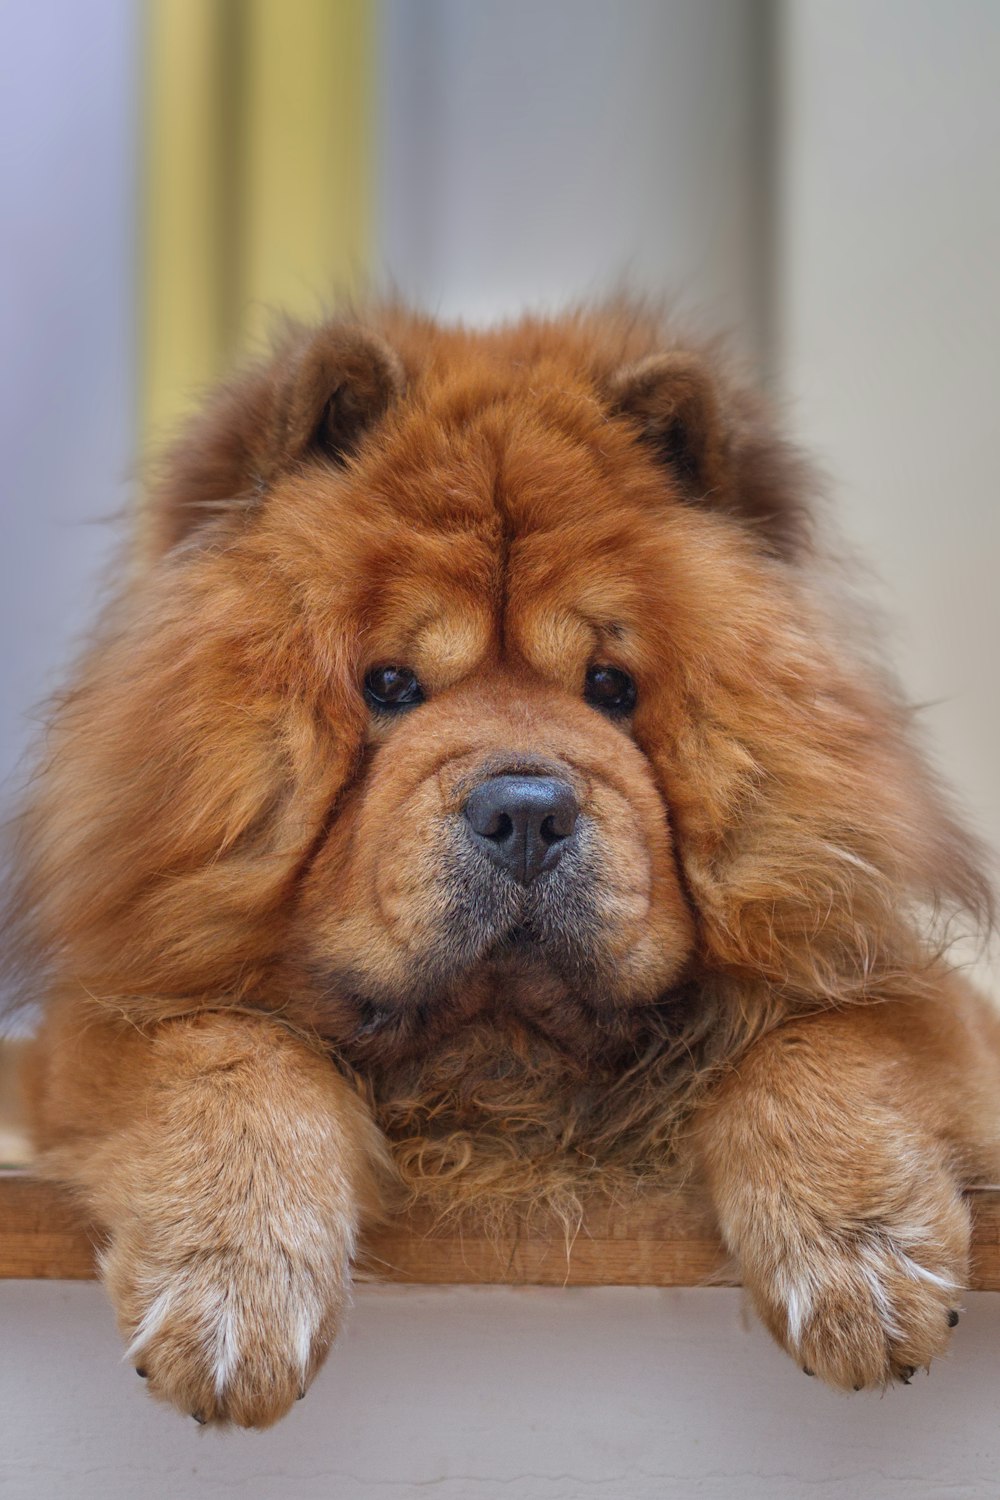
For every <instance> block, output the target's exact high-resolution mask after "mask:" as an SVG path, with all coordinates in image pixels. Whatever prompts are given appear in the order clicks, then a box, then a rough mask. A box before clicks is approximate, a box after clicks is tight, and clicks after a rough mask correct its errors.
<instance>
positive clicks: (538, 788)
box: [463, 774, 580, 885]
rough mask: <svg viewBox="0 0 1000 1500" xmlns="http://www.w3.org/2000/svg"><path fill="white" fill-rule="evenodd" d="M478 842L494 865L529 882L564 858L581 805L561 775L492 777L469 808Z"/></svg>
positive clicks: (472, 797)
mask: <svg viewBox="0 0 1000 1500" xmlns="http://www.w3.org/2000/svg"><path fill="white" fill-rule="evenodd" d="M463 812H464V815H465V821H466V823H467V824H468V826H469V828H470V829H471V831H472V834H473V836H474V838H475V840H476V842H477V843H478V844H479V845H480V847H481V848H482V849H483V852H484V853H486V854H488V855H489V857H490V859H491V860H492V861H493V863H494V864H497V865H499V866H500V867H501V868H502V869H505V870H506V871H507V873H508V874H510V875H512V876H513V877H514V879H515V880H517V881H519V882H520V883H521V884H522V885H527V884H528V883H529V882H530V881H532V880H534V879H535V877H536V876H537V875H540V874H542V873H543V871H546V870H551V869H553V868H554V867H555V866H556V865H557V864H558V863H559V860H560V858H561V856H562V854H563V852H564V850H565V848H566V847H567V846H568V845H569V842H570V840H571V838H572V836H573V834H574V832H575V831H576V823H577V818H578V816H579V812H580V808H579V804H578V802H577V800H576V793H575V792H574V791H573V788H572V787H571V786H570V784H569V782H567V781H563V780H562V779H561V778H560V777H558V776H527V775H513V774H511V775H506V776H491V777H490V779H489V780H488V781H484V782H482V783H481V785H479V786H477V787H476V789H475V791H473V792H472V793H471V794H470V796H469V799H468V801H467V802H466V804H465V807H464V809H463Z"/></svg>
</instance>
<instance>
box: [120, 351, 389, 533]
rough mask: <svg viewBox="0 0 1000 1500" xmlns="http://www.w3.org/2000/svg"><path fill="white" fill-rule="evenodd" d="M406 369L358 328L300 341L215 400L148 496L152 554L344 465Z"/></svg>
mask: <svg viewBox="0 0 1000 1500" xmlns="http://www.w3.org/2000/svg"><path fill="white" fill-rule="evenodd" d="M404 386H405V377H404V373H403V366H402V364H401V362H400V360H399V358H398V357H397V355H396V354H395V353H394V352H393V350H392V349H390V347H389V346H388V344H386V343H385V342H384V340H383V339H381V338H380V337H379V336H378V334H375V333H371V332H369V331H368V330H367V329H365V328H362V327H358V326H355V325H349V324H337V323H334V324H327V325H326V326H324V327H322V328H320V329H318V330H316V331H315V332H309V333H303V332H301V331H296V332H295V333H293V334H292V335H291V336H290V337H289V338H288V339H287V340H286V341H285V342H284V343H283V344H282V345H281V346H280V347H279V348H278V349H277V351H276V352H275V353H274V355H273V356H272V357H271V358H270V360H268V361H265V362H262V363H260V364H258V365H256V366H254V367H252V368H251V369H250V370H248V371H246V372H245V373H244V374H243V375H241V376H238V377H237V378H236V379H235V380H233V381H231V382H228V383H227V384H225V385H223V386H220V387H219V388H218V389H217V390H216V391H214V392H213V393H212V395H211V396H209V398H208V400H207V402H206V403H205V405H204V406H203V407H202V409H201V411H200V412H198V413H197V415H196V416H195V417H194V418H193V419H192V421H191V422H190V423H189V424H188V426H187V428H186V430H184V432H183V433H182V435H181V437H180V439H179V441H178V442H176V443H175V444H174V446H173V447H172V448H171V449H170V450H168V452H167V455H166V457H165V459H164V460H163V462H162V464H161V466H160V469H159V475H158V478H157V481H156V483H155V484H154V485H153V487H152V490H151V492H150V496H149V509H148V513H147V516H146V522H147V524H146V526H145V528H144V540H145V542H146V544H147V545H146V548H145V549H144V550H145V551H146V553H147V556H151V558H156V557H159V556H161V555H162V554H163V553H164V552H166V551H168V550H169V549H170V548H171V547H173V546H175V545H176V544H177V543H178V542H181V541H183V540H185V538H186V537H188V536H189V535H190V534H191V533H192V532H194V531H195V530H196V529H197V528H198V527H199V526H200V525H201V524H203V523H204V522H205V521H207V520H210V519H212V517H213V516H218V515H220V514H223V513H224V512H226V511H227V510H233V509H241V510H245V509H246V508H247V507H248V506H252V505H254V504H257V503H259V502H260V500H261V498H262V496H264V495H265V494H266V492H267V490H268V488H269V487H270V486H271V485H272V484H273V483H274V481H275V480H276V479H277V478H278V477H279V476H280V475H281V474H283V473H285V472H287V471H288V470H289V469H291V468H294V467H295V466H297V465H299V464H302V463H306V462H309V461H311V460H315V461H318V462H321V463H334V464H341V463H344V462H345V460H346V459H347V458H348V457H349V456H350V454H351V453H352V452H353V451H354V450H355V448H356V447H357V445H358V443H359V442H360V441H361V439H362V437H363V436H364V434H365V432H366V431H367V430H368V429H369V428H370V427H371V426H372V425H373V424H374V423H375V422H377V421H378V420H379V418H380V417H381V416H383V414H384V413H385V412H386V410H387V409H388V408H389V406H390V405H391V404H392V403H393V402H394V401H395V400H396V399H397V398H398V397H399V396H400V395H402V393H403V389H404Z"/></svg>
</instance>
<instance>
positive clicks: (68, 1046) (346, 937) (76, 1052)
mask: <svg viewBox="0 0 1000 1500" xmlns="http://www.w3.org/2000/svg"><path fill="white" fill-rule="evenodd" d="M810 492H811V482H810V479H809V476H808V473H807V471H806V470H805V469H804V467H803V466H802V464H801V463H800V461H799V460H798V458H797V456H796V455H795V453H794V452H793V451H792V450H791V449H790V448H789V447H788V446H787V445H786V444H785V443H784V442H783V441H781V439H780V438H779V437H778V436H776V434H775V432H774V431H773V429H772V426H771V423H770V420H769V418H768V415H767V412H766V410H765V409H764V407H763V406H762V404H761V403H760V401H758V400H757V399H756V398H755V397H753V396H751V395H750V394H749V393H748V391H747V390H745V389H744V388H743V387H742V386H740V385H739V384H738V383H737V382H735V381H734V380H733V378H732V377H731V375H730V374H729V372H728V371H727V368H726V367H725V365H724V363H723V362H722V361H721V359H720V358H719V357H718V355H717V354H716V353H715V352H714V351H713V350H712V349H710V348H697V347H692V346H690V345H684V344H678V342H677V340H676V339H675V338H673V337H672V335H671V333H670V330H669V328H667V327H666V326H665V325H664V324H663V323H661V321H660V320H658V319H657V318H655V317H653V316H651V315H648V314H646V313H645V312H643V311H641V310H637V309H635V308H628V307H624V306H612V307H607V308H604V309H600V310H597V311H592V312H581V313H576V314H572V315H569V316H566V317H563V318H560V319H556V320H552V321H546V320H535V319H526V320H524V321H522V322H520V323H518V324H516V325H514V326H511V327H507V328H502V329H499V330H497V331H494V332H490V333H476V332H470V331H466V330H463V329H455V328H441V327H438V326H436V325H434V324H433V323H431V322H429V321H427V320H424V319H421V318H419V317H416V316H413V315H410V314H408V313H406V312H405V311H403V310H400V309H398V308H393V307H390V308H382V309H376V310H373V311H372V312H370V314H368V315H367V316H366V317H365V318H364V319H362V320H358V321H356V320H355V319H354V318H353V317H351V318H344V319H342V320H339V321H334V322H331V323H329V324H328V325H326V326H324V327H321V328H319V329H317V330H312V331H307V330H303V329H289V330H288V331H287V333H286V335H285V336H284V337H283V339H282V340H281V341H280V343H279V346H278V347H277V349H276V352H275V353H274V355H273V357H272V358H270V359H269V360H267V361H265V362H262V363H261V364H260V365H259V366H258V367H256V368H253V369H251V370H250V371H249V372H247V373H245V374H244V375H242V376H241V377H240V378H238V379H237V380H236V381H234V382H233V383H232V384H231V385H228V386H227V387H225V388H224V389H222V390H220V391H219V392H217V393H216V394H215V395H214V396H212V397H211V399H210V400H209V401H208V402H207V404H206V405H205V407H204V409H203V411H202V413H201V414H200V416H199V417H198V418H197V419H196V421H195V422H194V423H193V425H192V426H191V428H190V430H189V431H188V432H187V434H186V435H185V436H184V438H183V440H182V441H181V443H180V444H179V446H178V447H177V448H176V449H175V450H174V451H173V452H172V453H171V454H170V455H169V456H168V458H167V459H166V461H165V463H164V465H163V468H162V472H161V474H160V476H159V478H158V481H157V482H156V484H155V485H154V486H153V489H152V493H151V500H150V505H149V508H148V513H147V515H146V517H145V520H144V524H143V528H142V536H141V538H140V544H139V546H138V548H137V552H136V556H137V561H136V563H135V565H134V566H133V567H132V568H130V569H128V570H125V571H126V572H127V576H126V577H125V578H124V580H123V582H122V584H121V587H120V589H119V590H118V592H117V596H116V598H115V600H114V601H113V603H112V604H111V606H110V607H109V609H108V610H107V612H106V614H105V617H104V619H103V623H102V624H101V626H100V629H99V631H98V634H97V636H96V638H95V639H94V641H93V643H92V644H91V645H90V646H89V647H88V648H87V650H86V652H85V653H84V655H83V658H82V659H81V661H80V662H79V664H78V667H77V670H76V673H75V675H74V677H73V679H72V684H71V687H70V689H69V691H67V692H66V693H65V695H64V696H63V698H62V699H61V701H60V702H59V703H58V704H57V705H56V707H55V709H54V712H53V715H52V719H51V724H50V728H49V732H48V737H47V740H46V746H45V754H44V760H43V764H42V765H41V768H40V771H39V774H38V777H37V780H36V785H35V789H34V792H33V795H32V798H31V801H30V805H29V806H28V807H27V809H26V811H25V813H24V816H23V819H22V821H21V825H20V832H19V864H20V877H19V884H18V887H17V891H16V894H15V898H14V903H13V907H12V913H11V922H10V931H11V943H12V944H13V945H14V946H15V947H16V951H17V953H18V954H19V957H20V962H21V964H22V968H23V973H24V978H25V992H26V993H27V994H29V995H30V997H31V998H33V999H39V998H40V999H42V1000H43V1002H44V1021H43V1024H42V1028H41V1031H40V1034H39V1038H38V1041H37V1044H36V1046H35V1049H34V1052H33V1055H32V1061H31V1066H30V1071H29V1076H28V1080H27V1081H28V1092H29V1096H30V1099H31V1105H32V1113H33V1122H34V1131H35V1138H36V1142H37V1147H38V1152H39V1157H38V1160H39V1165H40V1169H41V1170H43V1171H44V1172H46V1173H47V1174H48V1175H49V1176H50V1177H52V1178H54V1179H56V1180H58V1181H61V1182H63V1183H66V1184H69V1185H71V1186H72V1187H74V1188H75V1189H76V1190H77V1192H78V1193H79V1194H80V1196H81V1197H82V1200H83V1202H84V1204H85V1206H86V1208H87V1209H88V1211H89V1212H90V1213H91V1214H92V1215H93V1216H94V1218H95V1219H96V1220H97V1221H98V1222H99V1223H100V1224H101V1225H103V1227H104V1228H105V1230H106V1231H107V1236H108V1239H107V1248H106V1250H105V1252H104V1262H103V1264H104V1275H105V1279H106V1282H107V1285H108V1288H109V1290H110V1293H111V1296H112V1298H113V1300H114V1302H115V1305H116V1308H117V1311H118V1316H119V1320H120V1323H121V1326H122V1328H123V1331H124V1333H125V1335H126V1337H127V1339H128V1340H129V1351H130V1354H131V1356H132V1357H133V1358H134V1360H135V1361H136V1363H137V1364H138V1365H139V1366H140V1367H141V1368H142V1369H143V1370H144V1371H145V1372H146V1373H147V1375H148V1379H149V1383H150V1387H151V1388H152V1389H153V1390H154V1391H156V1392H157V1393H158V1394H161V1395H163V1396H165V1397H167V1398H169V1399H171V1400H173V1401H174V1402H176V1403H177V1404H178V1405H179V1406H180V1407H181V1408H182V1409H183V1410H184V1411H188V1412H192V1413H196V1414H197V1415H198V1417H199V1419H203V1420H215V1421H226V1420H232V1421H235V1422H237V1423H241V1424H248V1425H265V1424H267V1423H269V1422H271V1421H273V1420H275V1419H276V1418H277V1417H278V1416H280V1415H281V1413H282V1412H283V1411H284V1410H286V1408H287V1407H288V1405H289V1403H290V1402H291V1401H293V1400H294V1399H295V1397H296V1396H297V1395H299V1394H300V1392H301V1391H302V1390H304V1388H305V1386H306V1385H307V1384H308V1381H309V1380H310V1378H311V1376H312V1374H313V1373H314V1371H315V1369H316V1368H317V1366H318V1365H319V1363H320V1362H321V1360H322V1358H323V1355H324V1353H325V1351H326V1349H327V1347H328V1345H329V1343H330V1340H331V1339H332V1337H333V1335H334V1332H335V1329H336V1324H337V1320H338V1317H339V1314H340V1311H341V1308H342V1306H343V1303H344V1299H345V1295H346V1289H347V1286H348V1282H349V1267H350V1260H351V1255H352V1249H353V1246H354V1243H355V1237H356V1234H357V1232H358V1230H359V1229H360V1228H361V1227H363V1223H364V1221H365V1219H366V1217H368V1216H370V1215H372V1214H374V1213H376V1212H377V1211H378V1205H379V1203H380V1202H381V1203H382V1204H383V1205H384V1204H385V1202H386V1201H387V1200H386V1190H387V1185H390V1186H391V1183H392V1181H393V1179H395V1181H396V1184H397V1187H398V1183H399V1182H400V1181H401V1182H402V1183H403V1185H404V1187H405V1188H406V1189H407V1190H408V1191H409V1192H410V1193H411V1194H412V1195H416V1196H421V1197H423V1198H425V1199H426V1198H429V1199H431V1200H432V1201H434V1202H435V1203H436V1204H437V1205H438V1206H439V1207H441V1208H442V1209H448V1208H453V1207H455V1206H460V1207H463V1208H465V1207H469V1208H471V1209H475V1210H476V1211H478V1212H481V1213H488V1214H494V1213H498V1212H501V1211H504V1210H506V1212H508V1213H517V1214H521V1213H526V1212H529V1211H530V1210H531V1209H532V1208H533V1207H535V1206H538V1205H544V1206H546V1207H548V1208H554V1209H556V1210H557V1211H558V1212H559V1213H561V1214H563V1215H564V1216H566V1215H572V1214H573V1213H575V1212H576V1211H577V1208H578V1205H579V1203H580V1202H581V1201H582V1200H583V1199H584V1198H586V1197H587V1196H588V1195H590V1194H593V1193H596V1192H622V1191H624V1190H626V1189H627V1188H628V1187H629V1186H630V1185H634V1184H637V1183H646V1182H651V1181H652V1182H663V1181H666V1180H668V1179H669V1178H670V1177H671V1175H672V1174H673V1175H676V1174H677V1173H678V1172H681V1171H686V1172H688V1173H692V1172H693V1173H696V1174H697V1175H698V1176H699V1177H701V1178H702V1179H704V1181H705V1182H706V1183H707V1185H708V1187H709V1189H710V1190H711V1193H712V1195H713V1198H714V1202H715V1204H716V1206H717V1209H718V1213H719V1219H720V1223H721V1226H722V1230H723V1232H724V1235H725V1238H726V1240H727V1242H728V1244H729V1245H730V1247H731V1248H732V1250H733V1251H734V1253H735V1254H736V1255H737V1256H738V1257H739V1260H740V1264H741V1267H742V1273H743V1276H744V1278H745V1280H746V1283H747V1285H748V1287H749V1289H750V1291H751V1293H752V1295H753V1298H754V1300H755V1302H756V1305H757V1307H758V1308H759V1310H760V1312H761V1314H762V1316H763V1317H764V1319H765V1321H766V1322H767V1324H768V1326H769V1327H770V1328H771V1330H772V1332H773V1333H774V1334H775V1336H776V1337H777V1338H778V1339H779V1340H780V1341H781V1342H782V1343H783V1344H784V1345H785V1346H786V1347H787V1348H788V1349H789V1350H790V1352H791V1353H792V1354H793V1356H794V1357H795V1358H796V1359H797V1360H798V1361H799V1362H800V1363H801V1364H802V1365H803V1366H805V1367H806V1368H807V1369H809V1370H810V1371H815V1373H816V1374H818V1375H821V1376H823V1377H825V1378H826V1379H828V1380H830V1381H832V1382H833V1383H835V1384H838V1385H841V1386H845V1387H847V1388H851V1387H855V1388H857V1387H859V1386H863V1385H870V1384H874V1385H882V1384H884V1383H886V1382H887V1381H889V1380H891V1379H893V1378H899V1379H906V1378H908V1375H909V1372H910V1371H911V1370H912V1369H913V1367H915V1366H920V1365H926V1364H928V1363H929V1361H930V1360H931V1358H932V1357H933V1356H935V1355H936V1354H938V1353H939V1352H940V1351H941V1350H942V1349H943V1348H944V1347H945V1344H946V1342H947V1338H948V1330H949V1325H950V1321H951V1315H952V1313H953V1309H954V1305H955V1301H956V1299H957V1297H958V1295H959V1292H960V1288H961V1287H962V1285H963V1282H964V1280H965V1277H966V1274H967V1256H968V1244H969V1222H968V1213H967V1209H966V1207H965V1206H964V1203H963V1199H962V1196H961V1188H962V1185H963V1184H964V1183H966V1182H968V1181H970V1180H972V1179H975V1178H976V1177H979V1178H982V1177H984V1176H988V1175H992V1174H994V1173H995V1172H996V1170H997V1164H998V1161H1000V1129H998V1108H997V1106H998V1101H1000V1032H998V1026H997V1023H996V1021H995V1020H994V1018H993V1015H992V1013H991V1012H990V1011H989V1010H988V1008H987V1007H986V1006H985V1005H984V1004H983V1003H982V1002H981V1001H980V1000H979V999H978V998H977V997H976V996H975V995H974V994H973V993H972V991H971V990H970V989H968V988H967V987H966V986H965V985H964V983H963V982H961V981H960V980H959V979H958V978H957V977H955V976H954V975H953V974H952V973H951V972H950V971H949V969H948V967H947V962H946V958H945V948H944V945H945V939H946V938H947V936H948V934H949V924H950V923H952V922H953V921H954V919H955V918H956V916H957V917H959V918H961V917H968V918H970V919H971V921H972V922H973V923H981V922H982V920H983V919H984V917H986V915H987V908H988V896H987V892H986V887H985V882H984V880H983V878H982V876H981V874H980V871H979V859H978V855H977V852H976V850H975V847H974V845H973V843H972V842H971V841H970V840H969V839H968V838H967V837H966V836H965V835H964V834H963V833H962V832H961V830H960V829H959V828H958V827H957V826H956V824H955V822H954V820H953V818H952V817H951V816H950V814H949V812H948V810H947V808H946V807H945V805H944V803H943V801H942V798H941V796H940V794H939V792H938V791H937V789H936V788H935V786H934V784H933V781H932V780H931V778H930V777H929V775H928V773H927V770H926V768H925V766H924V765H923V763H922V760H921V758H920V756H919V754H918V752H917V750H916V749H915V748H914V745H913V742H912V737H911V732H910V724H909V717H908V714H907V712H906V710H905V709H904V708H903V706H902V705H901V704H900V702H899V701H898V700H897V698H896V697H895V695H894V693H893V691H892V689H891V687H890V686H888V685H887V683H886V681H885V680H884V678H883V677H882V675H881V673H880V672H879V670H878V669H877V668H876V667H875V666H874V665H873V664H872V663H871V662H870V661H867V660H865V659H864V653H863V652H861V651H860V650H859V649H858V648H857V647H856V646H853V645H851V644H850V642H849V639H848V637H849V636H850V634H851V632H848V631H845V629H844V628H843V626H838V625H837V624H836V623H835V620H834V615H833V614H832V613H831V610H830V608H829V607H828V605H827V604H826V603H825V602H824V599H823V594H822V592H821V590H820V588H819V586H818V584H817V582H816V578H817V559H816V551H817V548H816V547H815V545H814V542H813V533H812V525H811V522H810V516H809V505H808V502H809V501H810V498H811V494H810ZM387 664H391V665H397V666H405V667H407V668H410V669H412V670H413V671H414V672H416V674H417V675H418V677H419V679H420V682H421V684H422V686H423V690H424V694H425V700H426V701H425V702H423V703H422V704H421V705H420V706H419V707H417V708H416V709H414V710H413V711H411V712H408V713H402V714H401V713H397V714H393V715H392V716H389V715H386V714H381V715H380V714H373V713H372V711H371V709H370V708H369V706H368V704H367V703H366V699H365V695H364V692H363V684H364V681H365V677H366V673H367V672H368V671H369V670H370V669H371V668H373V667H375V666H379V665H387ZM595 664H597V665H610V666H613V667H617V668H619V669H621V670H623V671H627V672H628V673H629V674H630V675H631V677H632V678H633V679H634V680H635V682H636V684H637V688H638V700H637V703H636V705H635V709H634V712H633V713H632V714H631V716H630V717H628V718H627V719H623V720H618V721H612V720H610V719H608V718H607V717H605V716H603V715H602V714H601V713H600V712H599V711H598V710H597V709H596V708H594V707H592V706H590V704H588V703H587V702H585V701H584V697H583V687H584V681H585V677H586V673H587V670H588V667H591V666H593V665H595ZM509 771H518V772H524V773H525V774H535V773H539V772H541V773H555V774H557V775H558V776H560V777H561V778H562V779H563V780H564V781H566V782H567V783H568V784H569V785H570V786H571V787H572V789H573V792H574V794H575V796H576V798H577V800H578V803H579V806H580V809H581V814H580V825H579V831H578V835H577V837H576V842H575V843H574V845H573V848H572V851H571V853H570V854H567V855H565V856H564V858H563V860H562V862H561V863H560V865H559V866H558V867H557V868H556V869H554V870H552V871H551V872H549V873H547V874H545V875H544V876H543V877H541V878H540V879H538V880H536V881H535V882H533V883H532V884H531V885H530V886H528V887H523V886H520V885H518V884H516V883H515V882H514V881H512V880H511V879H510V878H509V877H507V876H505V875H503V873H502V872H498V871H497V869H496V868H495V866H493V865H491V864H489V862H488V861H486V860H484V859H483V858H482V857H481V856H480V855H479V854H478V853H477V851H476V848H475V846H474V845H473V844H472V843H471V842H470V840H469V838H468V837H467V833H468V830H467V829H466V828H464V825H463V820H462V810H463V807H464V805H465V800H466V798H467V797H468V796H469V793H470V791H471V790H472V789H473V788H475V787H477V786H479V785H480V784H481V783H482V782H483V780H484V779H485V778H487V777H490V776H493V775H496V774H499V773H505V772H509Z"/></svg>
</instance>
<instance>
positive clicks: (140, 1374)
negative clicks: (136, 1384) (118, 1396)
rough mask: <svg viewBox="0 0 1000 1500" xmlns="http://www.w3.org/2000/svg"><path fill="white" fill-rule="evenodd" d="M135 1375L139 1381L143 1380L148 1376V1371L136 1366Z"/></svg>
mask: <svg viewBox="0 0 1000 1500" xmlns="http://www.w3.org/2000/svg"><path fill="white" fill-rule="evenodd" d="M135 1373H136V1374H137V1375H138V1377H139V1379H140V1380H145V1379H146V1377H147V1376H148V1375H149V1371H148V1370H144V1369H143V1368H142V1367H141V1366H140V1365H136V1367H135Z"/></svg>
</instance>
